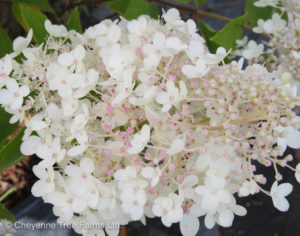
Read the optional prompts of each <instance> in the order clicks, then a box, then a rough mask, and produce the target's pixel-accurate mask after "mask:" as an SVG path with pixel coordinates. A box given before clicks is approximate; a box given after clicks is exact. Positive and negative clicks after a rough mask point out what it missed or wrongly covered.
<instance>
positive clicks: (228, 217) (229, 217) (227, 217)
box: [219, 209, 234, 227]
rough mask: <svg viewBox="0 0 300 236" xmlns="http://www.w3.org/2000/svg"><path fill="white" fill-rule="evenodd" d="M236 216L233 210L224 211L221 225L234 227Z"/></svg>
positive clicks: (220, 220) (220, 221)
mask: <svg viewBox="0 0 300 236" xmlns="http://www.w3.org/2000/svg"><path fill="white" fill-rule="evenodd" d="M233 218H234V214H233V213H232V211H231V210H228V209H227V210H224V211H222V212H221V213H220V215H219V224H220V225H221V226H223V227H230V226H231V225H232V222H233Z"/></svg>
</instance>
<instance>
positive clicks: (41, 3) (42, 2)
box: [0, 0, 55, 14]
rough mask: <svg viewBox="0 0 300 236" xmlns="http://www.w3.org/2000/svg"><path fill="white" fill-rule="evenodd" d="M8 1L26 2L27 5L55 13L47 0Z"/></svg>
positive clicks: (15, 0) (14, 0)
mask: <svg viewBox="0 0 300 236" xmlns="http://www.w3.org/2000/svg"><path fill="white" fill-rule="evenodd" d="M1 1H3V0H0V2H1ZM8 1H11V2H19V3H25V4H28V5H32V6H35V7H38V8H40V9H41V10H43V11H46V12H49V13H52V14H54V13H55V11H54V10H53V8H52V7H51V6H50V4H49V2H48V1H47V0H8Z"/></svg>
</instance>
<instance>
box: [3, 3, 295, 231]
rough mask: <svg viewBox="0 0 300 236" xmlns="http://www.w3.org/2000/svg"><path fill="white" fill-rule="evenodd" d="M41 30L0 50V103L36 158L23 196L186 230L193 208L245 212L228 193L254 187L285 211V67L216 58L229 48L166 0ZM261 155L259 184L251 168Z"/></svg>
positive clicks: (78, 211) (74, 211)
mask: <svg viewBox="0 0 300 236" xmlns="http://www.w3.org/2000/svg"><path fill="white" fill-rule="evenodd" d="M45 27H46V30H47V32H48V33H49V38H48V39H47V42H46V43H45V44H43V45H40V46H37V47H34V46H32V45H31V46H28V45H29V43H30V41H31V37H32V32H31V31H30V32H29V34H28V37H27V38H22V37H20V38H17V39H16V40H15V41H14V49H15V52H14V53H12V54H10V55H6V56H5V57H4V58H2V59H1V61H0V78H1V82H0V84H1V90H0V104H1V105H2V107H4V108H5V110H6V111H7V112H9V113H11V114H12V115H13V116H12V118H11V122H12V123H13V122H17V121H19V122H22V121H23V120H24V117H25V118H26V121H25V126H26V130H25V133H24V137H23V143H22V145H21V151H22V153H23V154H24V155H33V154H36V155H37V156H38V157H39V158H41V162H40V163H39V164H38V165H36V166H34V168H33V172H34V173H35V175H36V176H37V177H38V178H39V180H38V181H37V182H36V183H35V184H34V185H33V187H32V193H33V195H34V196H37V197H42V198H43V199H44V201H45V202H47V203H51V204H53V206H54V207H53V211H54V213H55V215H56V216H58V221H59V222H63V223H72V225H74V224H76V223H79V222H86V223H91V224H92V223H99V222H101V223H104V224H106V223H107V222H109V223H110V224H111V223H112V222H115V223H118V224H121V225H125V224H127V223H128V222H129V221H134V220H141V221H142V222H144V223H145V217H160V218H161V221H162V223H163V224H164V225H165V226H167V227H169V226H171V225H172V224H173V223H177V222H180V229H181V232H182V234H183V235H187V236H191V235H195V234H196V233H197V231H198V229H199V221H198V217H199V216H205V225H206V227H208V228H212V227H213V226H214V225H215V224H219V225H221V226H224V227H229V226H231V224H232V222H233V219H234V215H238V216H243V215H245V214H246V209H245V208H244V207H242V206H240V205H237V204H236V197H237V196H239V197H243V196H248V195H249V194H256V193H258V192H264V193H265V194H267V195H268V196H270V197H271V198H272V200H273V203H274V206H275V207H276V208H278V209H279V210H281V211H286V210H288V208H289V204H288V202H287V200H286V198H285V197H286V196H287V195H288V194H289V193H290V192H291V191H292V185H291V184H289V183H283V184H279V183H278V181H280V180H281V179H282V176H281V175H280V173H279V171H278V169H277V166H282V167H288V168H290V169H291V170H293V171H295V177H296V178H297V180H298V181H300V165H297V167H296V168H294V167H292V166H290V165H289V162H290V161H291V160H292V156H290V155H288V156H286V157H282V155H283V153H284V151H285V149H286V146H287V145H288V146H290V147H293V148H300V143H298V142H297V140H299V138H300V132H299V131H298V128H299V117H297V116H296V115H295V113H294V112H293V111H292V109H293V108H294V107H295V106H296V105H298V104H299V97H297V96H296V94H295V93H294V92H293V91H294V90H295V88H294V86H293V85H292V84H290V83H289V82H288V81H286V80H285V78H284V76H282V75H279V74H278V73H269V72H268V71H267V70H266V68H265V67H263V66H262V65H258V64H255V65H251V66H248V67H246V68H245V69H242V61H239V62H235V61H233V62H232V63H230V64H225V63H224V62H223V60H224V58H225V57H226V56H227V55H228V52H226V50H225V49H224V48H218V50H217V52H216V53H215V54H212V53H210V52H209V51H208V49H207V47H206V45H205V41H204V39H203V38H202V37H201V36H200V35H199V34H198V33H197V28H196V24H195V22H194V21H193V20H188V21H186V22H185V21H183V20H181V18H180V15H179V12H178V11H177V10H175V9H171V10H169V11H168V12H166V13H164V14H163V16H162V18H161V19H159V20H154V19H150V18H149V17H147V16H140V17H139V18H138V19H136V20H132V21H127V20H125V19H121V20H120V21H119V20H116V21H111V20H105V21H102V22H101V23H99V24H97V25H95V26H93V27H90V28H88V29H87V30H86V31H85V32H84V34H79V33H76V32H75V31H67V30H66V28H65V27H64V26H62V25H52V23H51V22H49V21H46V22H45ZM20 53H22V56H21V57H22V61H21V62H19V63H18V62H17V61H16V60H14V58H15V57H16V56H17V55H19V54H20ZM270 166H272V167H273V168H274V169H275V173H276V174H275V176H274V179H275V180H270V181H274V182H273V185H272V188H271V190H270V191H268V190H267V189H266V187H264V184H265V183H266V182H267V179H266V177H265V176H264V175H263V174H258V173H257V171H256V169H257V168H263V167H270ZM75 230H76V231H77V232H78V233H82V234H86V235H91V234H95V233H96V234H97V235H104V232H103V230H102V229H99V228H97V229H95V228H80V227H75ZM105 231H106V232H107V233H108V234H109V235H118V229H116V228H114V229H112V228H110V227H108V226H107V227H106V228H105Z"/></svg>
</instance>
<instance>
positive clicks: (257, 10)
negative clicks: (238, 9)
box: [245, 0, 273, 27]
mask: <svg viewBox="0 0 300 236" xmlns="http://www.w3.org/2000/svg"><path fill="white" fill-rule="evenodd" d="M255 2H256V0H247V4H246V10H245V12H246V13H247V14H248V17H247V20H246V21H247V25H249V26H251V27H255V26H257V21H258V19H264V20H266V19H269V18H270V17H271V15H272V12H273V8H272V7H256V6H254V3H255Z"/></svg>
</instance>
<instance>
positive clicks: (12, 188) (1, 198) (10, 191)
mask: <svg viewBox="0 0 300 236" xmlns="http://www.w3.org/2000/svg"><path fill="white" fill-rule="evenodd" d="M16 189H17V188H16V186H13V187H11V188H10V189H8V190H7V191H6V192H5V193H4V194H3V195H2V196H1V197H0V202H2V201H4V199H5V198H7V197H8V195H10V194H12V193H13V192H14V191H16Z"/></svg>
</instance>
